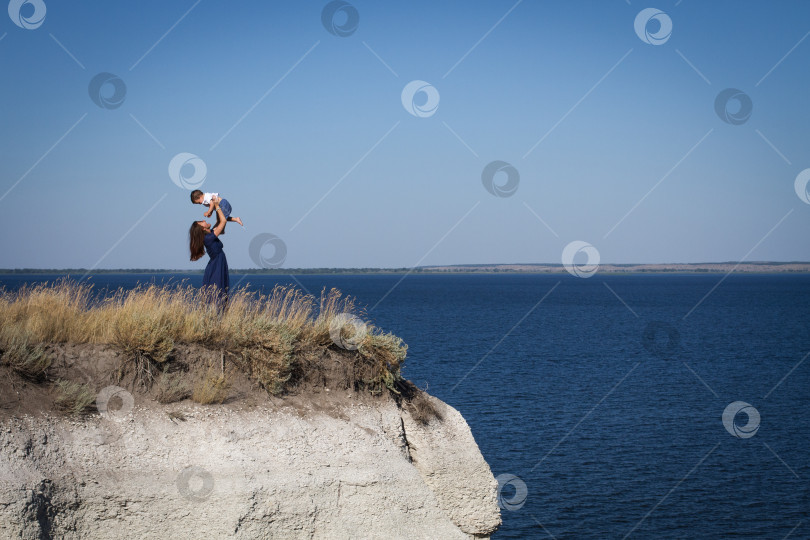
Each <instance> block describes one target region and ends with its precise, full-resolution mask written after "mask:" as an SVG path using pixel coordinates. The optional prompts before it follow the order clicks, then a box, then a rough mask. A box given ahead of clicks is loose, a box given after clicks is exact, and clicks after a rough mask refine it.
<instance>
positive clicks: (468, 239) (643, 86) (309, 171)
mask: <svg viewBox="0 0 810 540" xmlns="http://www.w3.org/2000/svg"><path fill="white" fill-rule="evenodd" d="M20 3H21V0H14V1H12V8H14V7H15V6H16V4H20ZM40 3H41V4H42V5H45V6H46V12H45V13H46V14H45V18H44V20H42V22H41V24H39V23H38V22H37V20H36V19H37V17H38V14H37V11H36V9H35V8H36V7H37V6H35V5H34V4H33V3H27V4H23V5H22V6H21V8H20V9H21V10H22V16H23V23H21V24H23V25H25V24H24V21H25V19H26V18H27V19H28V21H29V22H28V26H36V27H35V28H31V29H26V28H21V27H19V26H18V25H17V24H15V22H14V21H13V20H12V17H11V16H5V15H3V16H2V19H0V36H3V37H2V39H0V68H1V69H2V73H3V74H4V77H3V81H2V83H0V99H2V103H3V106H2V108H1V109H0V110H2V117H0V120H2V128H0V133H1V134H2V135H0V137H2V148H3V159H2V161H0V197H2V199H0V204H2V207H3V209H4V210H5V217H6V227H5V229H6V233H5V242H4V249H3V251H2V254H0V267H4V268H9V267H11V268H21V267H40V268H65V267H83V268H91V267H97V268H127V267H150V268H202V266H203V262H204V261H203V262H198V263H191V262H189V260H188V247H187V230H188V226H189V224H190V223H191V221H192V220H194V219H198V218H199V217H200V216H201V213H202V208H201V207H200V206H192V205H191V203H190V201H189V198H188V193H189V191H188V189H184V188H183V187H181V186H179V185H177V184H176V183H175V182H173V181H172V179H171V178H170V176H169V172H168V167H169V163H170V161H171V160H172V158H173V157H174V156H175V155H177V154H179V153H183V152H187V153H191V154H194V155H196V156H198V157H199V158H200V159H201V160H203V161H204V163H205V165H206V169H207V173H206V177H205V180H204V182H203V183H202V184H201V185H200V187H201V189H203V190H205V191H217V192H220V193H221V194H222V195H223V196H225V197H226V198H227V199H228V200H229V201H230V202H231V204H232V206H233V208H234V213H235V214H236V215H239V216H241V217H242V218H243V219H244V221H245V224H246V225H247V228H246V230H240V228H239V227H238V226H236V225H231V226H229V228H228V231H227V234H226V235H225V236H224V237H223V241H224V243H225V251H226V253H227V256H228V260H229V263H230V265H231V267H232V268H233V267H235V268H246V267H255V266H257V262H256V259H257V257H256V256H255V255H256V254H255V253H254V254H253V255H254V256H253V257H251V252H250V247H249V246H250V245H251V240H252V239H253V238H255V237H256V236H257V235H260V234H272V235H275V236H276V237H278V238H279V239H280V241H281V242H283V244H284V246H285V247H286V258H285V259H284V261H283V263H281V261H279V260H278V257H275V254H276V253H275V252H274V251H273V246H272V245H269V244H268V245H267V246H265V248H264V249H263V250H262V251H261V255H262V256H263V257H264V258H265V261H268V260H270V261H273V262H272V264H274V265H279V264H282V265H283V266H284V267H355V266H356V267H368V266H371V267H408V266H413V265H416V264H420V265H429V264H457V263H514V262H526V263H559V262H561V261H560V257H561V253H562V251H563V248H564V247H565V246H566V245H567V244H568V243H570V242H572V241H578V240H581V241H585V242H588V243H590V244H591V245H593V246H594V247H595V248H596V249H597V250H598V251H599V253H600V256H601V261H602V262H605V263H635V262H638V263H653V262H705V261H729V260H740V259H742V258H743V257H747V260H780V261H793V260H803V261H807V260H810V242H808V241H807V240H806V231H807V230H808V228H810V205H809V204H806V203H805V202H804V201H802V200H801V199H800V197H799V196H797V192H796V190H795V187H794V180H795V179H796V177H797V175H799V173H800V172H801V171H803V170H805V169H807V168H810V154H809V153H808V142H810V107H808V106H807V91H806V89H807V87H808V82H809V81H808V78H809V77H810V76H809V75H808V72H807V69H806V68H807V65H808V61H809V60H810V39H805V38H806V37H807V35H808V32H809V31H810V25H808V23H807V21H808V20H810V17H808V15H810V4H807V3H806V2H801V1H794V2H780V3H778V5H774V4H773V3H772V2H766V1H748V2H732V1H711V2H708V1H701V2H698V1H696V0H682V1H675V0H672V1H661V2H656V3H652V4H649V3H641V2H639V1H638V0H630V1H626V0H605V1H599V2H596V1H593V2H581V1H533V0H523V1H521V2H516V1H515V0H507V1H500V0H497V1H495V0H492V1H482V2H466V1H464V2H462V1H458V2H450V1H447V2H441V3H436V2H420V1H417V2H407V3H405V2H366V1H354V2H351V3H350V4H349V5H348V6H345V5H344V6H343V8H342V10H343V11H340V10H338V12H337V13H336V15H335V18H334V22H335V24H336V25H337V26H338V27H341V25H343V24H345V22H346V20H345V13H346V12H347V11H351V10H352V9H353V10H355V11H356V13H357V15H358V16H359V23H358V25H357V27H356V29H353V30H354V31H351V30H352V29H348V30H347V32H346V33H349V34H350V35H347V36H344V37H341V36H338V35H334V34H332V33H330V32H329V31H328V30H327V28H326V27H325V26H324V25H323V24H322V12H323V10H324V8H325V7H326V6H327V4H328V3H327V2H323V1H318V2H311V1H303V2H276V1H262V2H259V1H255V2H253V1H247V2H240V3H232V2H230V3H226V2H217V1H214V0H201V1H199V2H195V1H194V0H182V1H181V0H171V1H165V0H164V1H160V2H158V1H139V2H109V1H107V2H102V1H85V2H79V3H77V2H64V1H56V0H42V1H41V2H40ZM649 7H654V8H657V9H658V10H659V11H660V12H662V13H663V16H664V17H668V18H669V20H670V21H671V22H672V33H671V35H669V37H668V39H665V40H664V42H663V43H661V44H657V45H656V44H651V43H647V42H645V41H644V39H643V38H644V37H645V35H642V36H641V37H640V36H639V35H637V33H636V31H635V29H634V20H635V19H636V16H637V14H639V12H641V10H642V9H645V8H649ZM12 11H14V9H12ZM17 11H19V10H17ZM39 13H40V14H41V7H40V12H39ZM19 21H20V19H19V18H18V19H17V22H19ZM658 24H659V23H658V22H656V20H650V21H649V22H648V23H647V25H645V26H643V28H645V29H646V30H647V31H648V32H649V33H651V34H652V35H653V36H655V35H656V34H657V32H658ZM99 73H110V74H113V75H115V76H116V77H118V78H119V79H120V80H121V81H123V83H124V84H125V86H126V94H125V95H124V96H123V102H122V103H120V106H118V107H116V108H104V107H101V106H98V105H97V104H96V103H95V102H94V101H93V100H92V99H91V98H90V94H89V88H88V87H89V85H90V84H91V80H92V79H93V78H94V77H95V76H96V75H97V74H99ZM414 80H421V81H425V82H426V83H428V84H429V85H431V86H432V87H433V88H434V89H435V93H437V94H438V96H439V103H438V107H436V108H435V110H432V111H428V112H427V113H426V114H424V115H423V117H419V116H415V115H413V114H411V113H409V112H408V111H407V110H406V108H405V107H404V106H403V102H402V95H401V93H402V91H403V89H404V88H405V87H406V85H408V83H410V82H411V81H414ZM727 88H736V89H739V90H740V91H741V92H742V93H743V94H745V95H747V96H748V97H749V98H750V100H751V103H752V104H753V112H752V114H751V115H750V118H748V119H747V120H745V121H743V122H742V123H739V124H738V125H734V124H730V123H727V122H725V121H723V120H722V119H721V118H720V117H719V115H718V114H717V113H716V111H715V100H716V98H717V96H718V94H720V93H721V92H722V91H723V90H725V89H727ZM112 91H113V87H112V85H109V84H107V85H104V86H102V87H101V90H100V92H101V95H102V98H104V99H110V98H114V97H115V96H112ZM118 97H121V96H118ZM425 97H426V96H425V94H424V93H418V94H416V95H415V96H414V99H415V100H416V101H415V103H416V105H417V107H419V106H423V105H424V99H425ZM96 101H100V100H99V98H98V94H97V95H96ZM737 107H738V102H737V101H734V100H732V101H730V102H729V103H728V106H727V109H726V110H727V111H729V112H730V113H731V114H732V115H733V114H734V113H735V112H736V108H737ZM493 161H503V162H506V163H508V164H510V165H511V166H512V167H513V168H514V170H515V171H517V173H518V174H519V183H518V185H517V189H516V190H515V191H514V193H513V194H511V196H506V197H497V196H495V195H493V194H491V193H490V192H488V191H487V190H486V189H485V188H484V185H483V183H482V177H481V175H482V171H483V170H484V168H485V167H486V166H487V164H489V163H491V162H493ZM183 170H184V174H185V175H186V176H187V177H190V176H192V174H191V173H193V168H191V166H187V167H186V168H185V169H183ZM505 181H506V174H505V173H501V174H498V175H496V177H495V178H494V182H495V185H496V186H498V185H503V183H504V182H505ZM181 183H182V182H181ZM276 245H277V244H276ZM274 257H275V258H274Z"/></svg>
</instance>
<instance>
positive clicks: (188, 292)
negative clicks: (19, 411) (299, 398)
mask: <svg viewBox="0 0 810 540" xmlns="http://www.w3.org/2000/svg"><path fill="white" fill-rule="evenodd" d="M344 313H349V314H353V315H356V316H358V317H361V318H363V319H365V317H364V314H363V313H362V312H358V310H357V309H356V306H355V305H354V302H353V300H352V299H351V298H347V297H344V296H343V295H342V294H341V293H340V292H339V291H337V290H335V289H332V290H330V291H322V292H321V295H320V298H317V299H316V298H315V297H313V296H310V295H306V294H303V293H302V292H301V291H300V290H298V289H294V288H291V287H276V288H275V289H273V291H272V292H271V293H270V294H268V295H257V294H254V293H251V292H249V291H247V290H244V289H242V290H240V291H237V292H235V293H232V294H231V297H230V300H229V304H228V309H227V310H226V311H225V312H224V313H220V312H218V310H217V303H216V301H215V296H214V295H213V294H212V291H205V290H200V289H195V288H193V287H189V286H183V285H176V286H156V285H148V286H141V287H138V288H136V289H132V290H118V291H116V292H114V293H112V294H110V295H108V296H106V297H104V298H102V299H96V298H95V297H94V294H93V291H92V286H90V285H81V284H77V283H76V282H73V281H68V280H62V281H58V282H55V283H52V284H41V285H34V286H28V287H23V288H21V289H20V290H18V291H16V292H8V291H0V329H1V330H2V331H0V350H2V351H3V361H4V362H8V363H9V364H11V365H18V366H23V367H21V368H15V369H20V370H22V371H25V372H27V373H31V374H32V375H34V374H37V373H40V374H41V373H44V372H45V371H46V370H47V366H48V360H47V359H46V356H47V355H45V353H44V350H43V349H42V347H41V345H42V344H48V343H98V344H109V345H112V346H114V347H116V348H117V349H118V350H120V351H121V352H122V353H123V354H122V358H123V362H122V365H121V367H120V369H119V373H118V378H119V380H121V378H122V377H123V376H124V375H126V374H128V373H131V374H133V375H134V376H135V378H136V379H137V380H139V381H141V382H142V383H144V386H146V387H147V388H148V387H150V386H151V385H152V384H154V383H155V382H158V383H159V384H163V385H164V386H165V385H169V386H168V387H167V388H163V387H161V388H159V390H160V392H163V393H165V396H166V399H170V398H171V396H172V395H174V394H173V391H170V387H171V384H169V382H168V381H163V382H162V383H161V382H160V381H161V378H160V377H161V376H162V375H161V374H162V372H164V371H165V368H166V366H167V364H169V363H170V362H171V361H172V354H173V351H174V350H175V346H176V344H180V343H184V344H197V345H201V346H203V347H205V348H208V349H211V350H221V351H224V352H225V353H226V354H227V355H228V358H233V359H236V360H237V364H238V365H239V366H240V367H241V368H242V369H243V370H244V371H245V373H246V374H247V375H249V376H250V377H251V378H253V379H255V380H257V381H258V382H259V383H261V385H262V386H263V387H264V388H265V389H267V390H268V391H269V392H271V393H274V394H279V393H282V392H284V391H285V390H286V389H288V388H289V386H290V385H291V384H294V383H296V382H298V381H301V380H307V378H308V370H310V369H318V368H319V366H317V365H315V364H312V363H311V362H309V363H308V362H304V361H303V360H302V359H313V358H314V359H318V358H323V357H324V354H323V353H324V352H325V351H326V350H327V349H331V350H332V351H333V352H337V353H339V354H341V355H342V357H345V358H349V359H350V360H351V362H352V363H353V365H352V372H353V373H354V375H353V377H354V380H353V381H351V383H352V384H353V385H354V386H355V387H358V388H368V389H371V390H372V391H380V390H381V389H383V388H386V387H387V388H389V389H391V390H392V391H394V392H396V383H397V382H398V381H399V380H401V376H400V368H401V366H402V362H403V361H404V359H405V355H406V352H407V346H406V345H404V344H403V343H402V340H400V339H399V338H397V337H396V336H393V335H391V334H386V333H382V332H380V331H379V330H378V329H376V328H374V327H373V326H371V325H369V326H368V332H367V333H366V335H365V336H364V337H363V339H362V341H361V342H360V343H359V344H358V345H359V346H358V347H357V350H351V351H344V350H342V349H340V347H338V346H337V345H335V344H334V343H333V342H332V339H331V336H330V333H329V329H330V325H331V324H332V323H333V321H335V318H336V317H338V316H342V314H344ZM15 336H16V337H15ZM15 347H16V349H15ZM38 347H39V348H38ZM15 351H16V352H15ZM175 397H176V396H175Z"/></svg>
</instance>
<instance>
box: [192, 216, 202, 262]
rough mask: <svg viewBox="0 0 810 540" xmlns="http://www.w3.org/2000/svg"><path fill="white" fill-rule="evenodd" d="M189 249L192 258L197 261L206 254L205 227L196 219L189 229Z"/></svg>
mask: <svg viewBox="0 0 810 540" xmlns="http://www.w3.org/2000/svg"><path fill="white" fill-rule="evenodd" d="M188 241H189V243H188V249H189V251H191V260H192V261H196V260H198V259H199V258H200V257H202V256H203V255H205V229H203V228H202V226H200V224H199V223H197V222H196V221H195V222H193V223H192V224H191V228H190V229H189V230H188Z"/></svg>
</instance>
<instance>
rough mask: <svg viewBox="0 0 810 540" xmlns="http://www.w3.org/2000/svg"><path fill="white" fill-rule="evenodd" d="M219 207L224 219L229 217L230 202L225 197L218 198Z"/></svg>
mask: <svg viewBox="0 0 810 540" xmlns="http://www.w3.org/2000/svg"><path fill="white" fill-rule="evenodd" d="M219 207H220V208H221V209H222V213H223V214H225V219H228V218H229V217H231V211H232V210H233V209H232V208H231V203H229V202H228V201H227V200H225V199H220V200H219Z"/></svg>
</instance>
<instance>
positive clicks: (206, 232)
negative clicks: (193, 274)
mask: <svg viewBox="0 0 810 540" xmlns="http://www.w3.org/2000/svg"><path fill="white" fill-rule="evenodd" d="M219 201H220V199H219V198H215V199H212V201H211V203H212V204H213V205H214V209H215V211H216V213H217V217H218V218H219V219H218V223H219V224H218V225H217V226H216V227H215V228H214V229H211V224H210V223H208V222H207V221H195V222H193V223H192V224H191V228H190V229H189V231H188V238H189V250H190V251H191V260H192V261H196V260H199V259H200V258H201V257H202V256H203V255H204V254H205V252H206V251H207V252H208V256H209V257H210V259H209V261H208V265H207V266H206V267H205V274H204V275H203V287H204V288H206V287H209V288H210V287H215V288H216V295H217V300H218V302H219V304H220V307H221V308H223V309H224V308H225V305H226V304H227V303H228V288H229V287H230V278H229V275H228V259H226V258H225V252H224V251H223V250H222V241H221V240H220V239H219V235H220V234H222V231H223V229H224V228H225V221H226V220H225V215H224V214H223V212H222V209H221V208H220V207H219Z"/></svg>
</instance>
